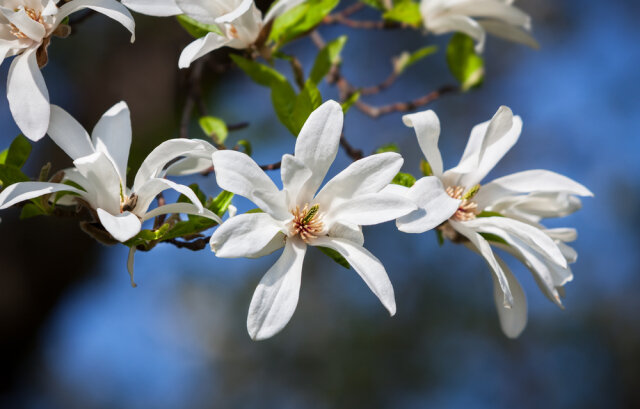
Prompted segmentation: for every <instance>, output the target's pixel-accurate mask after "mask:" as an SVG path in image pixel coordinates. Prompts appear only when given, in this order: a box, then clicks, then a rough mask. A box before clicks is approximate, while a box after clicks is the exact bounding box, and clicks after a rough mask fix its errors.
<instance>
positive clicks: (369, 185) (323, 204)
mask: <svg viewBox="0 0 640 409" xmlns="http://www.w3.org/2000/svg"><path fill="white" fill-rule="evenodd" d="M303 2H304V0H279V1H277V2H276V3H275V4H274V5H273V6H272V7H271V9H270V10H269V11H268V12H267V13H266V15H264V16H263V15H262V13H261V11H260V10H258V8H257V7H256V5H255V3H254V1H253V0H224V1H223V0H122V2H121V3H120V2H117V1H115V0H72V1H66V2H64V4H63V5H61V6H60V7H58V5H57V3H56V2H55V1H53V0H0V63H2V62H3V61H4V59H6V58H9V57H13V61H12V63H11V67H10V69H9V75H8V84H7V98H8V100H9V107H10V109H11V112H12V114H13V116H14V119H15V121H16V123H17V124H18V126H19V127H20V129H21V130H22V131H23V133H24V134H25V135H26V136H27V137H28V138H30V139H32V140H34V141H37V140H39V139H41V138H42V137H43V136H44V135H45V134H48V135H49V137H50V138H51V139H52V140H53V141H54V142H55V143H56V144H57V145H58V146H59V147H60V148H61V149H62V150H63V151H64V152H65V153H66V154H67V155H68V156H69V157H70V158H71V160H72V161H73V167H71V168H69V169H65V170H64V171H62V172H59V173H58V174H56V176H54V177H53V178H52V179H51V180H49V181H38V182H20V183H15V184H9V185H8V186H5V188H4V189H3V190H2V192H1V193H0V209H5V208H8V207H11V206H13V205H15V204H18V203H21V202H25V201H29V200H33V199H36V198H41V203H46V204H48V205H50V206H51V205H54V206H56V205H60V206H78V207H81V208H85V209H87V210H88V211H89V214H90V215H91V216H92V218H93V220H92V222H91V225H92V226H93V227H92V229H94V230H93V232H94V233H95V232H96V231H97V232H99V233H100V237H99V238H100V239H101V241H103V242H106V243H118V242H120V243H125V244H127V245H128V246H129V247H130V249H131V250H130V255H129V259H128V268H129V272H130V274H131V275H132V282H133V256H134V253H135V251H136V245H135V243H136V242H135V239H136V238H137V237H140V236H141V231H142V229H143V224H144V223H145V222H147V221H149V220H151V219H155V218H156V217H159V216H163V215H167V214H172V215H179V214H186V215H196V216H201V217H205V218H208V219H210V220H211V221H212V222H213V223H211V224H216V225H217V227H216V229H215V231H214V232H213V234H212V236H211V239H210V243H209V244H210V247H211V250H212V251H214V252H215V253H216V255H217V256H218V257H227V258H235V257H248V258H256V257H261V256H264V255H267V254H271V253H273V252H275V251H277V250H279V249H283V251H282V254H281V255H280V257H279V258H278V260H277V261H276V262H275V264H274V265H273V266H272V267H271V268H270V269H269V270H268V271H267V272H266V274H265V275H264V276H263V278H262V279H261V281H260V283H259V284H258V286H257V288H256V290H255V292H254V294H253V298H252V300H251V303H250V306H249V314H248V318H247V330H248V332H249V334H250V336H251V337H252V338H253V339H256V340H258V339H265V338H269V337H271V336H273V335H274V334H276V333H278V332H279V331H280V330H282V329H283V328H284V327H285V326H286V324H287V323H288V322H289V320H290V319H291V318H292V316H293V314H294V312H295V309H296V306H297V303H298V297H299V292H300V286H301V281H302V272H303V265H304V258H305V255H306V252H307V250H308V249H309V247H318V248H320V249H321V250H323V251H325V252H329V253H331V254H333V255H334V256H335V255H336V254H337V255H338V256H339V257H342V258H343V259H344V260H345V261H346V262H347V263H348V264H349V265H350V266H351V267H352V268H353V270H354V271H355V273H356V274H358V275H359V276H360V277H361V278H362V280H363V281H364V283H365V284H366V285H367V286H368V287H369V289H370V290H371V291H372V292H373V294H374V295H375V296H376V297H378V298H379V300H380V302H381V303H382V305H383V306H384V307H385V308H386V309H387V310H388V312H389V313H390V314H391V315H394V314H395V312H396V300H395V296H394V290H393V286H392V284H391V281H390V280H389V277H388V275H387V272H386V270H385V268H384V266H383V265H382V263H381V262H380V260H378V259H377V258H376V257H375V256H374V255H373V254H371V253H370V252H369V251H368V250H367V249H366V248H365V247H364V242H365V239H364V235H363V232H362V226H368V225H375V224H379V223H384V222H388V221H395V223H396V225H397V228H398V230H399V231H401V232H405V233H414V234H419V233H424V232H426V231H428V230H432V229H436V231H437V232H438V234H440V235H441V236H442V237H443V238H446V239H448V240H450V241H452V242H455V243H461V244H464V245H465V246H467V247H468V248H470V249H471V250H473V251H474V252H476V253H478V254H479V255H480V256H481V257H482V258H483V259H484V260H485V261H486V263H487V265H488V266H489V270H490V271H491V273H492V277H493V282H494V295H495V302H496V307H497V310H498V316H499V319H500V323H501V327H502V329H503V331H504V333H505V334H506V335H507V336H509V337H517V336H518V335H519V334H520V333H521V332H522V330H523V329H524V327H525V325H526V320H527V304H526V299H525V296H524V292H523V290H522V288H521V286H520V284H519V283H518V280H517V279H516V278H515V276H514V274H513V273H512V272H511V271H510V269H509V268H508V266H507V265H506V264H505V262H504V261H503V260H502V259H501V258H500V257H499V256H498V255H497V254H495V253H494V248H499V249H502V250H504V251H506V252H507V253H510V254H512V255H513V256H514V257H515V258H516V259H518V260H519V261H521V262H522V263H523V264H524V265H525V266H526V267H527V268H528V269H529V270H530V271H531V272H532V274H533V276H534V278H535V279H536V281H537V282H538V284H539V286H540V288H541V290H542V292H543V293H544V294H545V295H546V296H547V297H548V298H549V299H550V300H551V301H553V302H554V303H556V304H557V305H559V306H562V303H561V296H562V294H563V293H564V291H563V286H564V285H565V284H566V283H568V282H569V281H571V280H572V279H573V275H572V273H571V269H570V267H569V264H571V263H573V262H575V261H576V259H577V253H576V252H575V250H574V249H573V248H571V247H570V246H569V245H568V244H567V243H569V242H571V241H573V240H575V238H576V236H577V234H576V231H575V230H574V229H571V228H553V229H549V228H546V227H545V226H544V225H543V224H542V223H541V222H542V220H543V219H544V218H549V217H562V216H566V215H568V214H570V213H572V212H575V211H576V210H578V209H579V208H580V199H579V198H578V197H580V196H591V192H589V190H588V189H586V188H585V187H584V186H582V185H580V184H579V183H577V182H575V181H573V180H571V179H568V178H566V177H564V176H562V175H559V174H556V173H553V172H550V171H546V170H529V171H524V172H519V173H515V174H512V175H508V176H504V177H501V178H498V179H495V180H493V181H490V182H488V183H483V180H484V178H485V176H486V175H487V174H488V173H489V172H490V171H491V169H492V168H493V167H494V166H495V165H496V164H497V163H498V161H499V160H500V159H501V158H502V157H503V156H504V155H505V154H506V153H507V152H508V150H509V149H510V148H511V147H512V146H513V145H514V144H515V143H516V141H517V140H518V138H519V136H520V132H521V130H522V121H521V119H520V118H519V117H517V116H514V115H513V114H512V112H511V110H510V109H509V108H507V107H501V108H500V109H499V110H498V112H497V113H496V114H495V115H494V117H493V118H492V119H491V120H490V121H487V122H485V123H482V124H479V125H477V126H476V127H474V128H473V130H472V131H471V136H470V138H469V141H468V144H467V147H466V149H465V151H464V153H463V155H462V159H461V160H460V162H459V163H458V165H457V166H455V167H454V168H451V169H449V170H446V171H445V170H444V165H443V160H442V157H441V155H440V152H439V150H438V139H439V135H440V122H439V120H438V117H437V116H436V114H435V113H434V112H433V111H425V112H419V113H414V114H410V115H406V116H404V117H403V121H404V123H405V125H407V126H408V127H411V128H413V129H414V130H415V132H416V135H417V139H418V144H419V146H420V148H421V149H422V152H423V153H424V156H425V159H426V161H427V162H428V164H429V169H430V172H431V174H429V175H428V176H425V177H423V178H421V179H420V180H417V181H416V182H415V183H414V184H413V185H412V186H401V185H398V184H393V183H392V182H393V181H394V179H395V177H396V175H398V173H399V171H400V169H401V167H402V165H403V159H402V157H401V156H400V155H399V154H398V153H393V152H387V153H380V154H375V155H371V156H368V157H365V158H363V159H360V160H357V161H355V162H353V163H352V164H351V165H350V166H348V167H347V168H346V169H344V170H342V171H341V172H339V173H338V174H337V175H336V176H335V177H333V178H332V179H330V180H329V181H328V182H326V183H324V184H323V181H324V179H325V177H326V175H327V173H328V171H329V168H330V166H331V165H332V163H333V161H334V159H335V157H336V154H337V152H338V148H339V144H340V138H341V134H342V126H343V119H344V114H343V109H342V107H341V105H340V104H338V103H337V102H335V101H328V102H325V103H324V104H322V105H321V106H320V107H319V108H317V109H316V110H315V111H313V112H312V113H311V115H310V116H309V117H308V119H307V120H306V122H305V124H304V126H303V127H302V129H301V131H300V133H299V135H298V138H297V140H296V144H295V149H294V154H293V155H291V154H285V155H284V156H283V157H282V161H281V168H280V170H281V172H280V177H281V182H282V184H281V186H282V188H278V186H277V185H276V184H275V183H274V182H273V180H272V179H271V178H270V177H269V176H267V174H266V173H265V172H264V171H263V170H262V169H261V168H260V166H258V165H257V164H256V163H255V162H254V161H253V160H252V159H251V158H250V157H249V156H248V155H246V154H244V153H241V152H238V151H233V150H218V149H216V148H215V147H214V146H212V145H211V144H209V143H208V142H205V141H201V140H192V139H171V140H167V141H165V142H163V143H162V144H160V145H159V146H158V147H156V148H155V149H154V150H153V151H152V152H151V153H150V154H149V155H148V157H147V158H146V159H145V160H144V161H143V162H142V165H141V166H140V168H139V169H138V172H137V173H136V175H135V178H134V180H133V185H131V186H130V187H129V186H128V185H127V163H128V159H129V148H130V145H131V141H132V130H131V119H130V112H129V109H128V107H127V105H126V103H124V102H120V103H118V104H116V105H115V106H113V107H112V108H111V109H109V110H108V111H107V112H106V113H105V114H104V115H103V116H102V118H101V119H100V120H99V121H98V123H97V124H96V125H95V127H94V128H93V130H92V132H91V133H89V132H87V131H86V130H85V128H84V127H83V126H82V125H80V124H79V123H78V122H77V121H76V120H75V119H74V118H73V117H72V116H71V115H69V114H68V113H67V112H66V111H64V110H63V109H62V108H60V107H58V106H56V105H50V103H49V97H48V92H47V88H46V85H45V83H44V79H43V76H42V74H41V72H40V68H41V67H43V66H44V65H45V64H46V62H47V59H48V54H47V48H48V46H49V43H50V42H51V38H52V37H53V36H59V37H65V36H67V35H68V34H69V32H70V27H69V26H68V25H66V24H64V21H65V18H66V17H68V16H69V15H70V14H72V13H74V12H76V11H78V10H81V9H86V8H89V9H92V10H94V11H97V12H99V13H101V14H104V15H106V16H107V17H110V18H112V19H114V20H116V21H118V22H120V23H121V24H122V25H123V26H125V27H126V28H127V29H128V30H129V31H130V32H131V34H132V36H131V41H133V40H134V28H135V24H134V21H133V18H132V17H131V14H130V13H129V11H128V9H127V7H128V8H130V9H132V10H134V11H137V12H140V13H144V14H149V15H153V16H174V15H185V16H187V18H190V19H191V20H193V21H195V23H196V24H199V25H201V26H203V27H206V28H207V31H208V34H206V35H205V36H203V37H201V38H198V39H196V40H195V41H193V42H192V43H191V44H189V45H188V46H187V47H186V48H185V49H184V50H183V52H182V54H181V56H180V59H179V63H178V65H179V66H180V67H182V68H185V67H188V66H189V65H190V64H191V63H192V62H193V61H194V60H196V59H198V58H200V57H202V56H204V55H205V54H207V53H209V52H211V51H213V50H216V49H218V48H220V47H225V46H226V47H231V48H235V49H252V50H258V51H259V49H260V47H262V46H263V45H264V41H265V39H266V35H267V34H268V33H267V32H266V31H268V29H269V26H270V23H271V22H272V21H273V20H274V19H275V18H277V17H278V16H281V15H282V14H284V13H286V12H287V11H289V10H292V9H293V8H295V7H296V6H299V5H300V4H302V3H303ZM512 3H513V1H512V0H422V2H421V4H420V12H421V14H422V20H423V23H424V26H425V28H426V29H427V31H429V32H431V33H434V34H441V33H446V32H451V31H457V32H462V33H465V34H468V35H469V36H471V37H472V38H473V39H475V40H476V44H477V47H476V48H477V51H478V52H480V51H482V49H483V47H484V42H485V36H486V32H490V33H493V34H496V35H499V36H501V37H505V38H507V39H510V40H513V41H517V42H521V43H525V44H528V45H531V46H536V43H535V40H533V38H532V37H531V36H530V34H529V32H530V18H529V16H527V15H526V14H524V13H523V12H522V11H520V10H519V9H517V8H515V7H514V6H513V5H512ZM125 6H126V7H125ZM207 169H213V170H214V172H215V177H216V181H217V183H218V185H219V186H220V187H221V188H222V189H224V190H226V191H228V192H231V193H233V194H235V195H239V196H243V197H245V198H247V199H249V200H250V201H251V202H253V203H254V204H255V205H256V206H257V209H256V210H255V211H251V212H248V213H245V214H240V215H235V212H229V217H227V219H226V220H225V221H224V222H223V220H222V219H221V218H220V216H219V215H218V214H215V213H213V212H212V211H211V210H209V209H208V208H207V207H205V206H204V205H203V203H202V202H201V199H200V198H199V197H198V195H197V194H196V193H195V192H194V191H193V190H192V189H191V188H190V187H188V186H185V185H183V184H179V183H176V182H173V181H171V180H169V179H168V177H169V176H176V175H190V174H196V173H199V172H202V171H204V170H207ZM168 189H171V190H174V191H176V192H178V193H180V194H181V195H182V196H184V197H185V198H186V200H188V202H184V201H182V200H180V201H177V202H176V203H171V204H165V203H164V201H160V200H158V201H157V202H158V203H157V204H158V205H157V206H155V207H154V206H153V203H154V201H155V200H156V198H157V197H159V194H160V193H161V192H163V191H165V190H168ZM220 214H222V212H220ZM176 217H178V218H179V216H176ZM158 220H163V219H162V218H160V219H158ZM174 220H175V218H174ZM198 220H200V219H198ZM158 224H162V223H158ZM208 226H209V225H208ZM94 237H96V238H98V236H96V235H94ZM132 243H133V244H132ZM338 256H336V257H338Z"/></svg>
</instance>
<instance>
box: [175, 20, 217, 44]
mask: <svg viewBox="0 0 640 409" xmlns="http://www.w3.org/2000/svg"><path fill="white" fill-rule="evenodd" d="M176 19H177V20H178V23H180V25H181V26H182V28H184V29H185V30H186V31H187V33H189V34H191V36H192V37H194V38H200V37H204V36H206V35H207V34H209V33H216V34H218V35H223V34H222V31H220V29H219V28H218V26H216V25H215V24H204V23H200V22H199V21H196V20H194V19H192V18H191V17H189V16H186V15H184V14H181V15H179V16H176Z"/></svg>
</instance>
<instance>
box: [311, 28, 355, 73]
mask: <svg viewBox="0 0 640 409" xmlns="http://www.w3.org/2000/svg"><path fill="white" fill-rule="evenodd" d="M346 42H347V36H340V37H338V38H336V39H335V40H333V41H331V42H329V43H327V45H326V46H325V47H324V48H323V49H322V50H320V52H319V53H318V56H317V57H316V61H315V62H314V63H313V68H311V74H310V75H309V81H311V82H313V83H314V84H316V85H318V84H320V82H322V79H323V78H324V77H325V76H326V75H327V74H329V71H330V70H331V67H332V66H333V65H336V64H339V63H340V61H341V58H340V53H341V52H342V49H343V48H344V45H345V43H346Z"/></svg>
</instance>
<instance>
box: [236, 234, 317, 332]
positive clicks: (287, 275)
mask: <svg viewBox="0 0 640 409" xmlns="http://www.w3.org/2000/svg"><path fill="white" fill-rule="evenodd" d="M306 251H307V246H306V245H305V244H304V243H303V242H302V241H301V240H298V239H292V240H287V244H286V246H285V248H284V252H283V253H282V255H281V256H280V258H279V259H278V261H276V263H275V264H274V265H273V266H272V267H271V268H270V269H269V271H267V273H266V274H265V275H264V277H262V280H260V283H259V284H258V287H257V288H256V291H255V292H254V293H253V298H252V299H251V305H250V306H249V315H248V317H247V331H248V332H249V335H250V336H251V338H252V339H254V340H263V339H267V338H270V337H272V336H273V335H275V334H276V333H278V332H280V330H282V328H284V327H285V325H287V323H288V322H289V320H290V319H291V317H292V316H293V313H294V311H295V310H296V306H297V305H298V297H299V295H300V281H301V278H302V262H303V261H304V255H305V253H306Z"/></svg>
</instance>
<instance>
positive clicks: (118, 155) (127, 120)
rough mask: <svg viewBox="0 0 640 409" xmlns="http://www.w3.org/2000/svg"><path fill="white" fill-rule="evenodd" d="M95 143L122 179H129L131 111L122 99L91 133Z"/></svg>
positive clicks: (106, 113) (105, 114)
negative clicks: (111, 162)
mask: <svg viewBox="0 0 640 409" xmlns="http://www.w3.org/2000/svg"><path fill="white" fill-rule="evenodd" d="M91 139H92V141H93V145H94V146H95V148H96V150H97V151H100V152H103V153H104V154H105V155H107V157H108V158H109V159H111V160H112V161H113V164H114V165H115V166H116V169H117V170H118V174H119V175H120V179H122V180H127V162H128V161H129V148H130V147H131V113H130V112H129V107H128V106H127V103H126V102H124V101H122V102H119V103H117V104H116V105H114V106H113V107H111V108H110V109H109V110H108V111H107V112H105V113H104V115H102V118H100V120H99V121H98V123H97V124H96V126H95V127H94V128H93V132H92V133H91Z"/></svg>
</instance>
